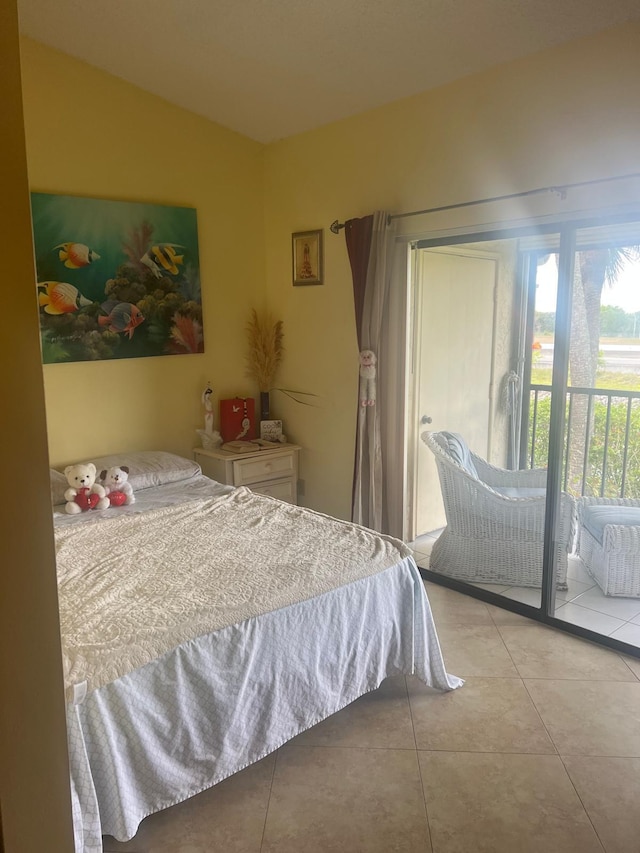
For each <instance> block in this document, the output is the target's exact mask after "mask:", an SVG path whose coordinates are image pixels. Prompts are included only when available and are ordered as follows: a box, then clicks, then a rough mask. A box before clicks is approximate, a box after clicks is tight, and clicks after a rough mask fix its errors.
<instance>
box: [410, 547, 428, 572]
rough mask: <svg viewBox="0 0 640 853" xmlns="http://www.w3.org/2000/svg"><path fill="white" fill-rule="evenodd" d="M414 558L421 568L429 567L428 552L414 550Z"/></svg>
mask: <svg viewBox="0 0 640 853" xmlns="http://www.w3.org/2000/svg"><path fill="white" fill-rule="evenodd" d="M413 559H414V560H415V561H416V565H417V566H418V567H419V568H421V569H428V568H429V555H428V554H420V552H419V551H414V552H413Z"/></svg>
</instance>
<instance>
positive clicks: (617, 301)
mask: <svg viewBox="0 0 640 853" xmlns="http://www.w3.org/2000/svg"><path fill="white" fill-rule="evenodd" d="M557 285H558V268H557V265H556V261H555V257H554V256H553V255H550V256H549V260H548V261H547V262H546V264H543V265H542V266H539V267H538V276H537V290H536V311H555V310H556V292H557ZM602 304H603V305H617V306H618V307H619V308H622V309H623V310H624V311H626V312H627V313H628V314H634V313H635V312H636V311H640V261H635V262H629V261H627V262H625V264H624V268H623V270H622V272H621V273H620V275H619V277H618V279H617V281H616V282H615V284H614V285H605V287H604V290H603V291H602Z"/></svg>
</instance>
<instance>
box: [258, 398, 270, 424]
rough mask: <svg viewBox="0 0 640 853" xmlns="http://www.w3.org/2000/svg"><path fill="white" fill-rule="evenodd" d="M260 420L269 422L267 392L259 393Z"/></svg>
mask: <svg viewBox="0 0 640 853" xmlns="http://www.w3.org/2000/svg"><path fill="white" fill-rule="evenodd" d="M260 420H261V421H268V420H269V392H268V391H261V392H260Z"/></svg>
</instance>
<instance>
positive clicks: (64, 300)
mask: <svg viewBox="0 0 640 853" xmlns="http://www.w3.org/2000/svg"><path fill="white" fill-rule="evenodd" d="M38 287H39V288H40V287H42V288H44V293H39V294H38V303H39V304H40V307H41V308H44V310H45V312H46V313H47V314H72V313H73V312H74V311H77V310H78V309H79V308H80V307H81V306H82V305H91V300H90V299H86V298H85V297H84V296H83V295H82V294H81V293H80V291H79V290H78V288H77V287H74V286H73V285H72V284H69V283H68V282H66V281H41V282H40V283H39V284H38Z"/></svg>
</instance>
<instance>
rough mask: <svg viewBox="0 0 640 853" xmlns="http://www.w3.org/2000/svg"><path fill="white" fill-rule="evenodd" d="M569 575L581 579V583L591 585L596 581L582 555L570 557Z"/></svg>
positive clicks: (577, 579)
mask: <svg viewBox="0 0 640 853" xmlns="http://www.w3.org/2000/svg"><path fill="white" fill-rule="evenodd" d="M567 577H568V578H572V579H573V580H576V581H580V583H586V584H589V585H590V586H592V585H593V584H594V583H595V581H594V579H593V578H592V577H591V575H590V574H589V572H588V571H587V568H586V566H585V564H584V563H583V562H582V560H581V559H580V557H569V560H568V563H567Z"/></svg>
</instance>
